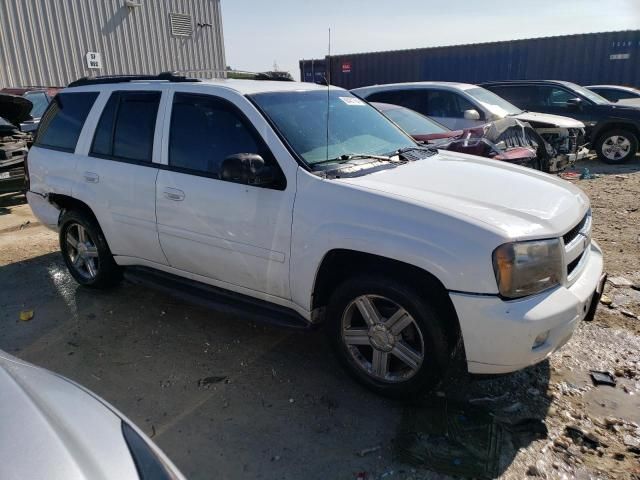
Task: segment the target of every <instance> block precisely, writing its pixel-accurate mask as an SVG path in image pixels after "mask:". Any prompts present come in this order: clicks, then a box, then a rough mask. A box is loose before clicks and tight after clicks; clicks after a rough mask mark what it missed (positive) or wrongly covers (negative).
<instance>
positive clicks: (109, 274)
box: [59, 210, 122, 288]
mask: <svg viewBox="0 0 640 480" xmlns="http://www.w3.org/2000/svg"><path fill="white" fill-rule="evenodd" d="M59 240H60V251H61V252H62V257H63V258H64V262H65V263H66V265H67V268H68V269H69V273H71V275H72V276H73V278H75V280H76V281H77V282H78V283H79V284H80V285H84V286H86V287H91V288H108V287H111V286H113V285H115V284H117V283H118V282H119V281H120V279H121V278H122V277H121V272H120V268H119V267H118V265H117V264H116V262H115V261H114V260H113V255H111V251H110V250H109V246H108V245H107V240H106V239H105V238H104V235H103V233H102V230H101V229H100V226H99V225H98V223H97V222H96V221H95V219H94V218H93V217H92V216H91V215H88V214H87V213H85V212H82V211H75V210H70V211H67V212H65V213H64V214H63V216H62V218H61V219H60V236H59Z"/></svg>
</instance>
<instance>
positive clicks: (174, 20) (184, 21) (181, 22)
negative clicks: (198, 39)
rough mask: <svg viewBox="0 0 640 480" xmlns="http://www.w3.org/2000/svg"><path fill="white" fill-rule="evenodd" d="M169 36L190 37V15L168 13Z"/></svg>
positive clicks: (191, 26)
mask: <svg viewBox="0 0 640 480" xmlns="http://www.w3.org/2000/svg"><path fill="white" fill-rule="evenodd" d="M169 19H170V21H171V35H176V36H178V37H190V36H191V35H192V33H193V24H192V23H191V15H187V14H186V13H170V14H169Z"/></svg>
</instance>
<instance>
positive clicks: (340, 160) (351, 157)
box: [313, 153, 394, 165]
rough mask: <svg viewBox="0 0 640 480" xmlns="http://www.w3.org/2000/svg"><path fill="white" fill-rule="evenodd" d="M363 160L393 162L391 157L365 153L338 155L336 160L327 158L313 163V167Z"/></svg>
mask: <svg viewBox="0 0 640 480" xmlns="http://www.w3.org/2000/svg"><path fill="white" fill-rule="evenodd" d="M363 158H370V159H373V160H382V161H384V162H393V161H394V160H393V159H392V158H391V157H388V156H386V155H369V154H365V153H357V154H356V153H354V154H351V155H346V154H345V155H340V156H339V157H336V158H329V159H327V160H320V161H319V162H313V165H322V164H325V163H347V162H349V161H351V160H359V159H363Z"/></svg>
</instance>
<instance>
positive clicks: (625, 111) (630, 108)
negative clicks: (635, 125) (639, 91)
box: [595, 99, 640, 120]
mask: <svg viewBox="0 0 640 480" xmlns="http://www.w3.org/2000/svg"><path fill="white" fill-rule="evenodd" d="M622 102H623V101H622V100H620V102H618V103H611V104H608V105H596V106H595V108H596V111H598V112H599V113H601V114H602V115H608V116H609V117H611V118H624V119H632V120H640V99H632V100H627V101H626V102H625V103H622Z"/></svg>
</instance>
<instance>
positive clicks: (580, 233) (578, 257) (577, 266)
mask: <svg viewBox="0 0 640 480" xmlns="http://www.w3.org/2000/svg"><path fill="white" fill-rule="evenodd" d="M562 240H563V242H564V258H565V263H566V266H567V267H566V269H567V282H568V283H572V282H573V281H574V280H575V279H576V277H577V276H578V274H579V273H580V271H581V270H582V267H583V266H584V263H585V261H586V259H587V254H588V251H589V245H590V244H591V210H589V211H588V212H587V214H586V215H585V216H584V218H583V219H582V220H581V221H580V223H578V224H577V225H576V226H575V227H573V228H572V229H571V230H569V231H568V232H567V233H565V234H564V235H563V236H562Z"/></svg>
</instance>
